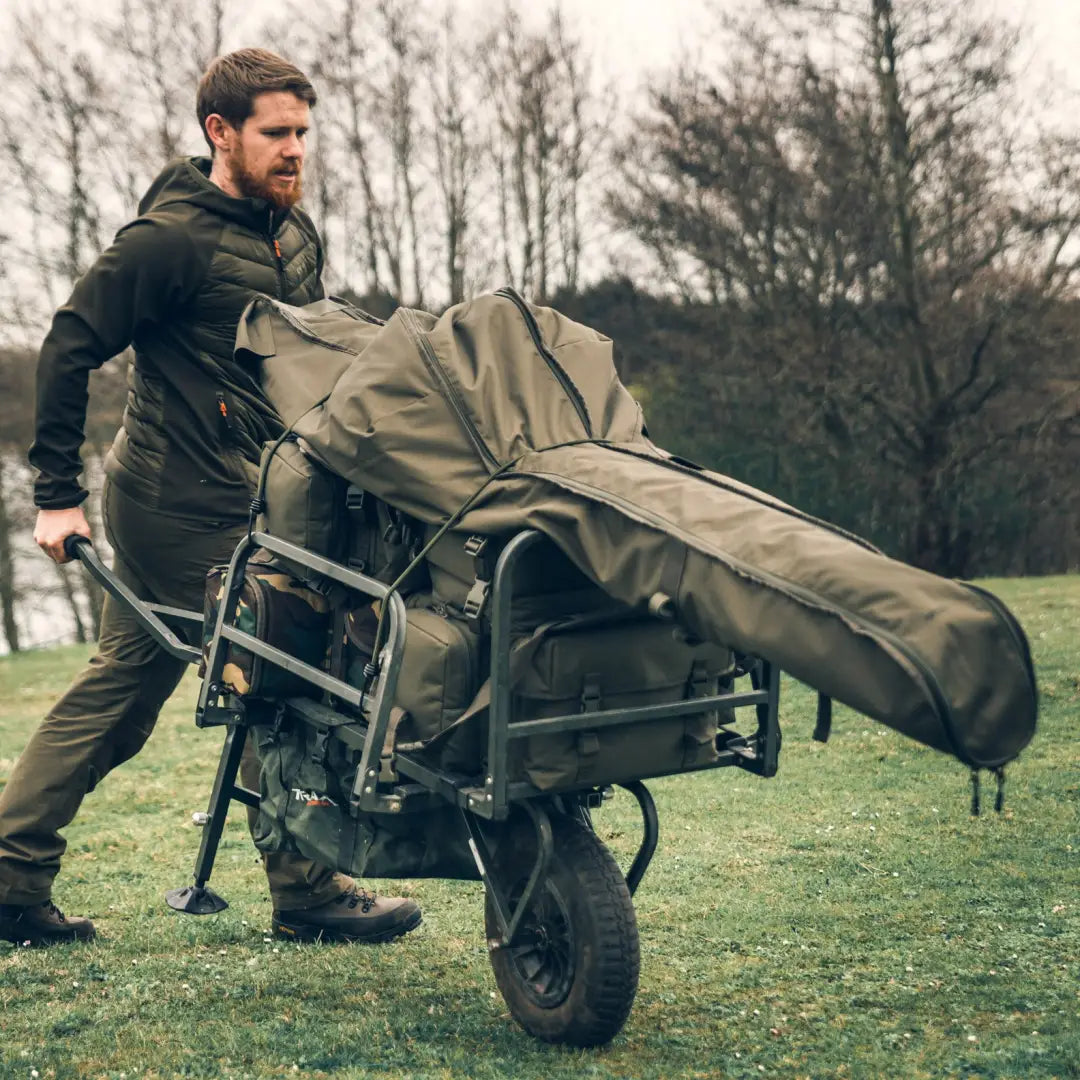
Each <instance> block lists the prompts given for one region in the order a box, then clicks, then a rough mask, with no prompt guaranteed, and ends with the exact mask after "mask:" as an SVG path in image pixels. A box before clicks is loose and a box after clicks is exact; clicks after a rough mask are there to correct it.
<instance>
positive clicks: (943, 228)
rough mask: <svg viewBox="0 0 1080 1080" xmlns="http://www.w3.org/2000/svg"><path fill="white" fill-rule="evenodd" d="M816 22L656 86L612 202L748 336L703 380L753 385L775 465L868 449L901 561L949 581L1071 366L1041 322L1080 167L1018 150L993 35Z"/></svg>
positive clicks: (735, 48) (1001, 43)
mask: <svg viewBox="0 0 1080 1080" xmlns="http://www.w3.org/2000/svg"><path fill="white" fill-rule="evenodd" d="M783 6H784V12H785V15H787V14H789V13H790V11H791V10H792V9H793V8H794V9H797V11H796V14H799V15H800V16H801V17H804V18H805V17H810V18H815V17H816V15H815V13H814V12H810V13H809V15H808V16H807V13H806V9H805V8H804V7H803V6H802V5H798V4H796V3H789V4H785V5H783ZM819 26H820V27H821V28H822V29H826V30H831V31H832V32H833V33H834V34H835V36H834V38H833V40H832V48H831V51H830V50H822V49H820V48H818V49H817V50H816V52H815V51H814V50H812V49H811V48H810V47H808V46H807V44H806V40H807V39H806V38H800V37H797V36H795V35H794V34H793V35H790V36H785V35H784V34H781V33H778V32H777V30H776V27H772V28H770V29H771V31H772V32H771V33H768V32H765V31H763V30H762V29H761V27H760V25H758V26H749V27H747V26H744V27H742V28H741V30H740V31H739V32H738V33H737V34H736V35H735V36H734V37H733V38H732V43H731V51H730V53H729V59H728V61H727V63H726V64H725V65H723V68H722V69H721V71H720V73H719V75H718V77H715V78H712V77H705V76H703V75H699V76H698V77H697V78H696V79H693V78H692V79H686V78H683V79H681V80H680V81H679V82H678V83H673V84H672V85H671V86H670V87H668V88H666V89H665V90H664V91H662V92H659V93H657V94H656V95H655V97H654V111H653V113H652V115H651V117H650V118H649V119H648V120H647V121H646V122H645V123H643V124H642V126H641V127H640V129H639V132H638V134H637V136H636V137H635V138H634V140H633V141H632V142H631V143H630V144H629V145H628V146H627V147H625V148H624V152H623V156H622V169H621V182H620V188H619V189H617V190H615V191H614V192H613V193H612V199H611V206H612V209H613V211H614V212H615V215H616V218H617V220H619V221H621V222H622V223H624V224H625V225H627V226H629V227H630V228H632V229H634V231H635V232H636V233H637V234H638V236H639V237H640V238H641V239H642V240H643V241H644V243H645V244H647V245H648V246H649V247H651V248H652V249H653V250H654V251H655V252H656V254H657V256H658V261H659V263H660V265H661V266H662V267H663V268H664V269H665V271H666V273H667V275H668V276H669V280H671V281H672V283H673V284H676V285H678V287H680V288H681V289H682V290H683V291H684V292H685V293H686V295H688V296H705V297H709V298H710V299H711V300H712V302H713V303H714V304H716V305H717V307H718V308H720V309H721V310H723V311H724V312H725V317H726V318H727V319H728V320H729V322H730V323H731V324H732V325H733V326H735V327H737V328H741V332H740V331H737V333H738V334H739V337H738V340H739V343H740V348H739V356H740V359H739V360H736V361H735V369H734V370H732V369H730V368H729V369H727V370H723V371H721V370H718V371H717V379H718V380H723V379H724V378H728V379H730V378H731V377H737V376H738V375H739V374H740V372H741V374H742V375H743V376H745V375H746V374H747V372H748V370H752V371H754V372H755V373H756V374H757V376H758V378H759V379H762V378H763V379H764V380H765V381H766V385H767V386H768V387H769V388H770V392H771V393H772V394H773V396H774V397H775V398H776V400H777V403H778V408H782V410H783V415H784V417H785V419H784V420H783V427H784V431H785V433H786V436H787V441H788V442H789V443H790V444H794V446H793V449H792V452H791V453H790V454H788V455H787V457H788V458H790V460H791V462H792V467H793V468H794V469H796V470H798V469H803V470H805V467H806V456H807V451H808V450H809V451H812V452H813V453H816V454H818V455H821V454H824V455H827V456H831V457H832V458H833V459H834V461H837V462H839V461H841V460H845V459H847V458H849V457H850V455H852V454H854V453H859V452H860V450H861V451H862V454H863V460H864V461H866V462H867V463H868V469H869V470H871V471H872V474H873V475H875V477H876V485H877V487H878V488H879V492H880V493H879V494H876V495H874V497H873V503H874V507H873V513H874V514H876V515H879V516H880V517H881V518H882V519H889V520H891V521H892V523H893V524H892V528H893V529H894V530H895V532H896V535H897V546H898V547H899V549H900V550H901V552H902V553H903V554H904V555H905V556H906V557H908V558H909V559H911V560H913V561H915V562H917V563H920V564H923V565H927V566H932V567H934V568H936V569H938V570H942V571H945V572H949V573H963V572H965V570H966V568H967V567H968V566H969V565H970V562H971V557H972V551H973V546H974V544H975V535H974V534H975V526H974V517H973V511H972V506H973V501H972V500H973V499H974V498H975V497H976V495H978V496H979V497H989V496H988V495H987V494H986V489H985V487H983V488H982V489H981V491H980V485H978V484H975V483H974V482H973V480H974V478H975V477H976V476H978V475H981V474H980V471H979V470H985V469H987V468H991V467H992V466H991V464H990V463H991V462H993V461H996V460H997V459H998V458H999V457H1000V455H1001V454H1002V453H1004V452H1005V450H1006V448H1007V447H1010V446H1015V444H1016V442H1017V440H1018V439H1020V438H1022V437H1024V436H1025V433H1027V434H1031V433H1033V432H1034V431H1035V430H1036V429H1039V428H1040V427H1042V426H1043V425H1046V424H1059V423H1061V422H1062V421H1063V419H1064V417H1063V416H1062V415H1061V410H1060V409H1059V408H1058V407H1057V406H1056V404H1055V405H1054V407H1053V408H1049V407H1047V406H1046V405H1044V406H1043V407H1041V408H1040V407H1039V406H1038V398H1039V396H1040V394H1041V395H1042V396H1043V397H1044V398H1045V400H1046V401H1051V400H1056V397H1057V395H1054V396H1053V398H1051V397H1049V396H1047V395H1046V394H1045V390H1046V388H1047V386H1048V385H1049V384H1050V383H1051V382H1052V380H1053V378H1054V377H1056V376H1057V375H1059V374H1060V369H1061V368H1062V367H1063V366H1065V365H1066V363H1067V360H1066V356H1067V355H1071V353H1070V354H1067V353H1066V351H1065V348H1064V346H1065V343H1064V341H1063V340H1062V338H1061V337H1060V335H1058V334H1056V333H1054V332H1052V330H1051V329H1050V327H1049V323H1048V320H1047V318H1046V316H1047V313H1048V311H1049V309H1050V308H1051V307H1052V306H1053V305H1054V304H1056V303H1059V302H1060V300H1061V297H1062V296H1063V295H1064V290H1067V289H1069V288H1071V287H1072V286H1073V284H1074V283H1075V280H1076V271H1077V263H1076V260H1075V258H1074V257H1073V256H1072V255H1071V254H1070V244H1069V241H1070V239H1071V238H1072V237H1073V236H1074V234H1075V230H1076V227H1077V224H1078V222H1080V219H1078V214H1080V188H1078V187H1077V186H1076V185H1075V184H1073V185H1072V186H1071V189H1070V181H1071V180H1072V179H1073V178H1074V177H1075V175H1076V173H1075V165H1074V164H1073V163H1074V161H1076V160H1077V159H1076V158H1075V154H1074V153H1073V152H1070V151H1068V149H1067V148H1065V147H1062V146H1061V145H1060V143H1059V144H1058V146H1057V148H1056V153H1055V158H1056V161H1057V162H1058V165H1057V166H1056V168H1054V169H1046V168H1045V167H1044V168H1040V167H1039V161H1038V159H1037V158H1036V157H1035V156H1034V154H1033V151H1034V148H1030V150H1031V151H1032V152H1029V148H1026V147H1024V146H1023V145H1022V143H1021V142H1020V140H1019V136H1018V133H1017V129H1016V128H1015V127H1014V126H1013V125H1012V124H1011V123H1010V119H1011V115H1012V114H1011V108H1010V106H1011V104H1012V102H1013V100H1014V95H1015V84H1014V82H1013V79H1012V71H1011V68H1010V66H1009V65H1010V48H1011V46H1012V44H1013V38H1012V36H1011V35H1010V34H1009V33H1008V32H1006V31H1004V30H1002V29H1001V28H1000V27H999V26H997V25H996V24H994V23H990V22H980V21H977V20H975V19H973V18H972V17H971V16H970V15H969V14H968V13H967V12H966V11H965V10H962V9H961V8H960V7H959V6H957V5H942V4H938V3H929V2H924V0H906V2H901V0H855V2H853V3H851V4H849V5H847V6H846V7H837V6H833V7H830V9H829V18H828V19H827V20H824V22H822V23H821V24H819ZM812 40H816V41H820V38H817V39H812ZM830 52H831V55H830ZM823 56H824V59H822V57H823ZM1044 160H1045V159H1044ZM1032 190H1034V195H1033V194H1032ZM1033 385H1036V386H1039V387H1040V391H1039V392H1038V393H1036V394H1035V395H1034V397H1033V395H1032V394H1031V393H1030V389H1031V387H1032V386H1033ZM1033 409H1034V410H1035V411H1034V412H1033V411H1032V410H1033ZM796 448H797V449H796ZM776 452H777V453H778V454H780V453H781V452H782V447H780V446H778V447H777V451H776Z"/></svg>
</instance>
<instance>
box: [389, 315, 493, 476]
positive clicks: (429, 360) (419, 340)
mask: <svg viewBox="0 0 1080 1080" xmlns="http://www.w3.org/2000/svg"><path fill="white" fill-rule="evenodd" d="M398 314H399V315H400V316H401V325H402V326H404V327H405V331H406V333H407V334H408V335H409V337H410V338H412V342H413V344H414V345H415V346H416V351H417V352H418V353H419V354H420V358H421V359H422V360H423V361H424V364H425V365H426V366H427V369H428V371H430V372H431V374H432V375H433V376H434V377H435V381H436V382H437V383H438V384H439V386H440V387H441V388H442V391H443V394H444V396H445V397H446V399H447V401H448V402H449V403H450V406H451V408H453V410H454V412H455V413H456V414H457V418H458V420H460V421H461V425H462V427H463V428H464V429H465V433H466V434H467V435H468V436H469V441H470V442H471V443H472V444H473V446H474V447H475V449H476V452H477V453H478V454H479V455H480V457H481V458H483V460H484V463H485V464H486V465H487V466H488V467H489V468H490V470H491V471H492V472H494V471H496V470H497V469H498V468H499V467H500V466H499V460H498V458H496V457H495V455H494V454H493V453H492V452H491V451H490V450H489V449H488V446H487V443H486V442H484V438H483V436H482V435H481V434H480V432H479V430H478V429H477V427H476V425H475V424H474V423H473V422H472V419H471V418H470V417H469V414H468V411H467V409H466V408H465V402H464V401H463V400H462V398H461V395H460V394H459V393H458V390H457V387H456V386H454V384H453V383H452V382H451V381H450V377H449V376H448V375H447V374H446V372H445V371H444V370H443V366H442V364H441V363H440V362H439V358H438V356H436V355H435V350H434V349H433V348H432V347H431V342H429V341H428V340H427V338H426V337H424V334H423V332H422V331H421V329H420V326H419V323H417V321H416V316H415V315H414V314H413V313H412V311H411V310H410V309H409V308H398Z"/></svg>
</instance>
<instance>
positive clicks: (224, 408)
mask: <svg viewBox="0 0 1080 1080" xmlns="http://www.w3.org/2000/svg"><path fill="white" fill-rule="evenodd" d="M217 407H218V412H219V413H221V420H222V425H223V426H224V428H225V430H226V431H232V423H231V422H230V421H229V406H228V405H226V404H225V395H224V394H218V395H217Z"/></svg>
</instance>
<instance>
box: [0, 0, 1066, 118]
mask: <svg viewBox="0 0 1080 1080" xmlns="http://www.w3.org/2000/svg"><path fill="white" fill-rule="evenodd" d="M190 2H191V5H192V10H196V9H197V8H198V7H199V6H200V5H201V4H202V3H203V2H204V0H190ZM315 2H316V4H317V0H315ZM499 2H500V0H494V3H495V4H497V3H499ZM968 2H969V3H971V4H972V5H973V6H975V7H982V8H984V9H986V10H988V11H994V12H996V13H997V14H998V15H1000V16H1002V17H1004V18H1006V19H1008V20H1009V21H1011V22H1014V23H1020V24H1021V25H1023V26H1024V27H1025V28H1026V29H1027V30H1028V31H1029V34H1028V41H1029V44H1028V48H1027V49H1026V50H1025V52H1026V54H1027V56H1028V58H1029V60H1028V74H1029V83H1030V85H1031V87H1032V94H1033V95H1034V96H1040V95H1041V84H1042V83H1043V81H1044V80H1045V79H1047V78H1052V79H1053V81H1054V82H1055V83H1056V84H1057V85H1058V86H1060V87H1063V88H1065V89H1066V90H1067V91H1071V93H1073V94H1077V95H1080V0H968ZM457 5H458V6H459V7H461V8H464V9H466V10H468V9H469V8H472V9H473V10H475V11H477V12H479V11H485V10H489V9H490V8H491V7H492V6H493V0H457ZM34 6H35V5H34V0H0V35H3V31H4V26H5V23H6V20H7V17H8V16H10V14H11V13H12V12H13V11H16V10H21V11H27V10H30V11H32V10H33V9H34ZM68 6H69V7H70V8H71V9H73V10H75V11H80V10H82V11H85V12H86V16H87V19H88V20H89V19H91V18H94V17H98V16H99V15H100V13H101V12H102V11H103V10H106V11H107V10H113V11H115V10H116V9H117V7H118V6H119V0H69V3H68ZM284 7H285V4H284V3H283V2H279V0H250V2H249V4H248V6H247V9H246V11H245V13H244V16H243V17H242V18H243V19H244V21H245V22H246V21H248V20H250V21H251V22H253V23H258V22H260V21H262V19H263V18H264V17H265V16H267V15H270V14H273V13H275V12H277V11H280V10H282V9H283V8H284ZM431 7H432V8H437V7H438V0H433V2H432V3H431ZM522 7H523V8H524V9H526V10H529V9H531V10H535V11H537V12H538V13H539V12H543V11H546V10H547V7H548V4H547V3H546V2H541V3H536V4H530V3H528V2H524V3H522ZM562 7H563V10H564V11H565V12H566V13H567V14H569V15H571V16H572V18H573V21H574V22H575V23H576V24H577V25H578V26H580V28H581V30H582V36H583V37H584V38H585V41H586V42H587V43H588V44H589V45H590V46H591V48H592V50H593V52H594V54H595V56H596V58H597V61H598V63H599V65H600V66H601V68H602V69H604V70H606V71H607V72H608V73H609V74H610V75H611V76H612V77H613V78H615V79H616V80H617V81H618V82H620V83H622V84H623V85H626V86H627V87H628V88H629V86H630V85H631V84H632V83H633V82H636V77H637V76H638V75H639V74H640V73H641V72H643V71H644V70H648V69H650V68H658V67H664V66H666V65H667V64H669V63H670V62H671V60H673V59H674V58H675V57H677V56H678V55H679V53H680V51H682V50H683V49H689V50H690V51H693V50H694V48H695V47H696V46H697V45H699V44H700V43H701V42H702V40H703V39H705V38H707V37H708V35H709V31H710V28H711V27H712V26H714V25H715V22H716V13H717V12H718V11H721V12H729V13H737V14H752V13H753V12H755V11H757V10H759V9H760V7H761V3H760V0H562ZM238 9H239V6H238V5H236V4H235V3H234V6H233V10H238ZM0 39H2V38H0ZM2 53H3V48H2V46H0V55H2ZM1058 108H1059V109H1060V110H1061V111H1062V113H1063V114H1067V115H1068V118H1069V119H1072V118H1073V117H1074V116H1075V115H1076V108H1075V104H1068V105H1066V104H1064V103H1063V104H1061V105H1059V106H1058Z"/></svg>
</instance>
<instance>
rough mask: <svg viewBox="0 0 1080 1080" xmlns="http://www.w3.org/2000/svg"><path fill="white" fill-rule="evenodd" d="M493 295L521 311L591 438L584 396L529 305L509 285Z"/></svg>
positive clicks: (548, 364) (591, 433) (533, 337)
mask: <svg viewBox="0 0 1080 1080" xmlns="http://www.w3.org/2000/svg"><path fill="white" fill-rule="evenodd" d="M495 295H496V296H499V297H502V298H503V299H504V300H509V301H510V303H512V304H513V305H514V307H516V308H517V309H518V311H519V312H520V313H521V317H522V318H523V319H524V320H525V325H526V326H527V327H528V329H529V333H530V335H532V339H533V344H534V345H535V346H536V351H537V352H538V353H539V354H540V355H541V357H543V359H544V361H545V363H546V364H547V366H548V367H549V368H550V369H551V373H552V374H553V375H554V376H555V378H556V380H557V381H558V383H559V385H560V386H561V387H562V388H563V390H564V391H565V393H566V396H567V397H568V398H569V399H570V401H571V403H572V404H573V406H574V408H575V409H576V410H577V414H578V419H580V420H581V425H582V427H584V428H585V434H586V435H588V437H589V438H590V439H591V438H592V437H593V429H592V421H590V419H589V409H588V406H587V405H586V404H585V398H584V397H583V396H582V394H581V391H580V390H579V389H578V388H577V386H576V385H575V384H574V380H573V379H571V378H570V376H569V375H568V374H567V373H566V369H565V368H564V367H563V366H562V364H560V363H559V361H558V360H556V359H555V354H554V353H553V352H552V351H551V350H550V349H549V348H548V347H547V345H546V344H545V343H544V338H543V336H542V335H541V333H540V326H539V324H538V323H537V321H536V317H535V316H534V315H533V313H532V312H531V311H530V310H529V305H528V304H527V303H525V300H524V299H523V298H522V297H521V295H520V294H519V293H518V292H517V291H516V290H514V289H512V288H511V287H510V286H506V287H505V288H502V289H496V290H495Z"/></svg>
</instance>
